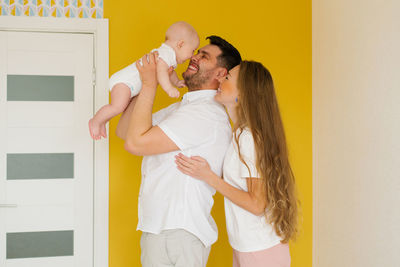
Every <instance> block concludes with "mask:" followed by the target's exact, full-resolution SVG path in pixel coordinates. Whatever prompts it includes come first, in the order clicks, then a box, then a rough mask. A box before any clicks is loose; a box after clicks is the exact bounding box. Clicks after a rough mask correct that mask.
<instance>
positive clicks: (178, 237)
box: [140, 229, 211, 267]
mask: <svg viewBox="0 0 400 267" xmlns="http://www.w3.org/2000/svg"><path fill="white" fill-rule="evenodd" d="M140 248H141V250H142V253H141V262H142V266H143V267H167V266H175V267H205V266H206V264H207V259H208V255H209V254H210V250H211V247H208V248H206V247H205V246H204V245H203V243H202V242H201V241H200V239H198V238H197V237H196V236H195V235H193V234H191V233H189V232H187V231H185V230H182V229H174V230H165V231H162V232H161V233H160V234H151V233H145V232H143V233H142V237H141V239H140Z"/></svg>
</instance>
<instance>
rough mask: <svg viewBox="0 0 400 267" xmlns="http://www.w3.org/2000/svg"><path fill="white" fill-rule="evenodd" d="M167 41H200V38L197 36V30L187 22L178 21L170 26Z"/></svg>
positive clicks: (166, 36)
mask: <svg viewBox="0 0 400 267" xmlns="http://www.w3.org/2000/svg"><path fill="white" fill-rule="evenodd" d="M165 40H166V41H167V40H170V41H175V42H176V41H179V40H185V41H196V40H197V41H198V42H199V36H198V35H197V32H196V30H195V29H194V28H193V26H192V25H190V24H189V23H187V22H184V21H178V22H175V23H174V24H172V25H171V26H169V28H168V30H167V33H166V34H165Z"/></svg>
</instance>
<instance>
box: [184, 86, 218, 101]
mask: <svg viewBox="0 0 400 267" xmlns="http://www.w3.org/2000/svg"><path fill="white" fill-rule="evenodd" d="M216 93H217V90H213V89H203V90H197V91H192V92H187V93H186V94H184V95H183V97H182V103H190V102H192V101H194V100H197V99H200V98H214V96H215V94H216Z"/></svg>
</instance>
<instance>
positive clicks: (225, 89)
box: [214, 66, 240, 106]
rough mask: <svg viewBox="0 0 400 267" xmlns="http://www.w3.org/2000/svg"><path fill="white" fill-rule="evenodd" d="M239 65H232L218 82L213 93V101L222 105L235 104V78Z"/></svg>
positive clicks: (236, 94) (236, 90)
mask: <svg viewBox="0 0 400 267" xmlns="http://www.w3.org/2000/svg"><path fill="white" fill-rule="evenodd" d="M239 68H240V67H239V66H236V67H234V68H233V69H231V70H230V71H229V73H228V74H227V75H226V77H225V79H224V80H223V81H222V82H221V83H220V85H219V88H218V90H217V94H216V95H215V98H214V99H215V101H217V102H219V103H221V104H222V105H224V106H235V105H236V104H237V98H238V95H239V91H238V89H237V80H238V76H239Z"/></svg>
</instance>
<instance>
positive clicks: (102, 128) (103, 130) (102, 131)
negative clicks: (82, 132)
mask: <svg viewBox="0 0 400 267" xmlns="http://www.w3.org/2000/svg"><path fill="white" fill-rule="evenodd" d="M100 135H101V136H103V137H104V138H107V129H106V124H105V123H103V124H101V125H100Z"/></svg>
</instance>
